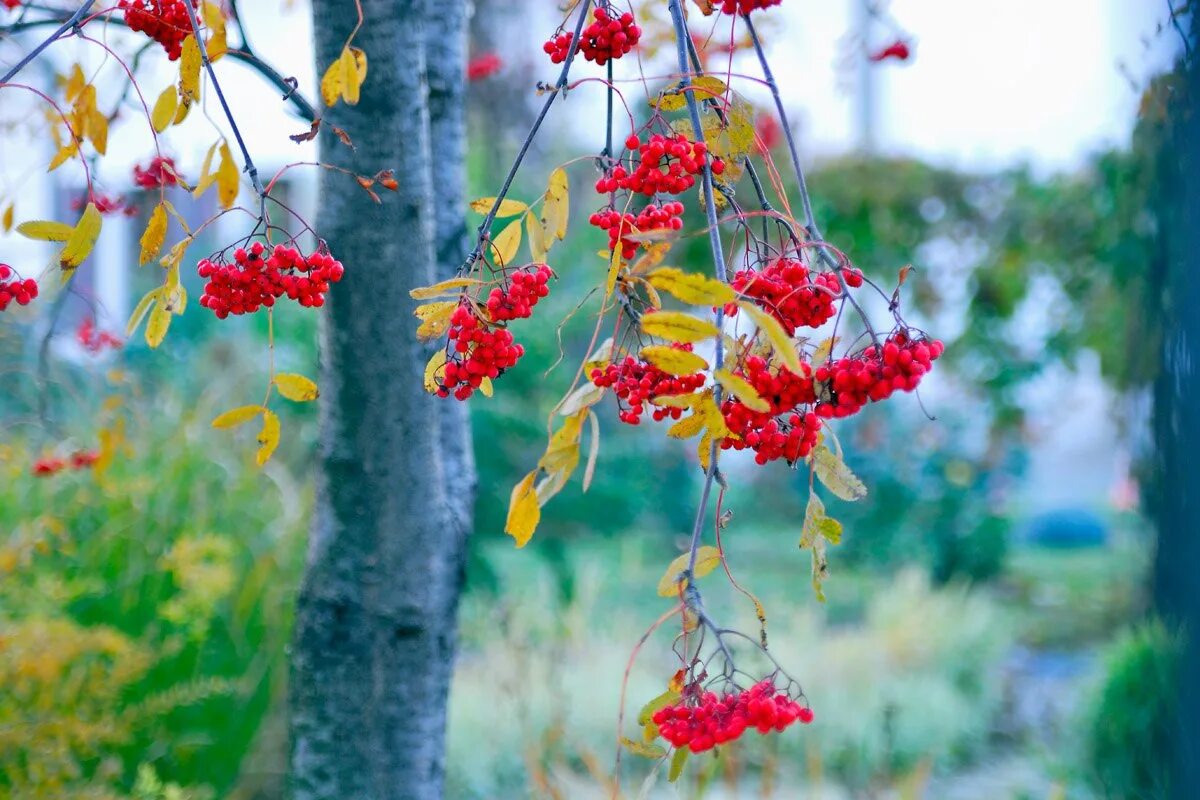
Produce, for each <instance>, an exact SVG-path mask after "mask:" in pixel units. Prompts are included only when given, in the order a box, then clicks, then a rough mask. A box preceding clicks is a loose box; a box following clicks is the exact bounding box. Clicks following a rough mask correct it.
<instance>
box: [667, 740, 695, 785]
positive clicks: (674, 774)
mask: <svg viewBox="0 0 1200 800" xmlns="http://www.w3.org/2000/svg"><path fill="white" fill-rule="evenodd" d="M690 752H692V751H691V750H689V749H688V748H686V747H680V748H677V749H676V750H675V753H674V754H673V755H672V756H671V768H670V770H668V771H667V783H674V782H675V781H677V780H679V776H680V775H682V774H683V767H684V765H685V764H687V760H688V753H690Z"/></svg>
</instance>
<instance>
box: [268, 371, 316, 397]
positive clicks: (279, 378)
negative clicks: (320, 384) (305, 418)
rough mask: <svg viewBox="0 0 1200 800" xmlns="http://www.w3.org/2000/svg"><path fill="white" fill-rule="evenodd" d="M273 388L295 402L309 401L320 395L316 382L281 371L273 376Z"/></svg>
mask: <svg viewBox="0 0 1200 800" xmlns="http://www.w3.org/2000/svg"><path fill="white" fill-rule="evenodd" d="M275 388H277V389H279V393H280V394H281V395H283V396H284V397H286V398H287V399H288V400H291V401H292V402H295V403H309V402H311V401H313V400H316V399H317V398H318V397H320V396H321V392H320V391H319V390H318V389H317V384H316V383H314V382H313V381H312V380H310V379H308V378H306V377H304V376H303V375H295V374H293V373H290V372H283V373H280V374H278V375H276V376H275Z"/></svg>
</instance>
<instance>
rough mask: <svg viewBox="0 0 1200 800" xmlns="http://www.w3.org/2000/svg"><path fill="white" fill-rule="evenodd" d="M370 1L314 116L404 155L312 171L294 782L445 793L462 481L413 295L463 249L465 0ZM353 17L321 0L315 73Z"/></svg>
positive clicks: (339, 4)
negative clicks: (326, 281)
mask: <svg viewBox="0 0 1200 800" xmlns="http://www.w3.org/2000/svg"><path fill="white" fill-rule="evenodd" d="M427 3H428V4H430V5H429V7H427ZM362 5H363V11H364V15H365V19H366V22H365V24H364V26H363V28H362V30H361V31H360V32H359V34H358V36H357V38H356V40H355V45H356V46H358V47H361V48H362V49H363V50H364V51H365V52H366V53H367V56H368V58H369V63H370V70H369V75H368V78H367V81H366V83H365V85H364V86H363V91H362V99H361V102H360V103H359V104H358V105H357V106H355V107H349V106H346V105H344V104H339V105H338V106H337V107H335V108H332V109H327V110H326V116H325V122H326V123H328V124H329V125H333V126H337V127H339V128H342V129H344V130H345V131H346V132H347V133H348V134H349V135H350V136H351V137H352V138H353V140H354V147H355V149H351V148H349V147H346V146H345V145H343V144H342V143H340V142H339V141H338V140H337V139H336V137H334V136H332V135H331V134H330V133H329V127H328V126H324V127H323V133H322V136H321V140H320V143H321V160H322V161H323V162H325V163H327V164H331V165H334V166H337V167H341V168H344V169H347V170H350V171H352V172H354V173H355V174H363V175H372V174H374V173H375V172H377V171H378V170H380V169H388V168H391V169H395V170H396V175H397V178H398V180H399V182H400V190H399V192H397V193H395V194H391V193H387V192H384V195H385V196H384V198H383V204H382V205H377V204H375V203H374V202H373V201H372V200H371V198H370V197H369V195H368V194H367V193H366V192H364V191H363V190H362V189H361V188H359V187H358V186H357V185H356V184H355V182H354V180H353V179H352V178H349V177H347V176H346V175H345V174H342V173H338V172H334V171H329V170H323V171H322V172H321V187H320V189H321V194H320V197H321V200H320V211H319V213H318V218H317V226H316V227H317V229H318V230H319V231H320V232H321V234H322V235H323V236H324V237H325V238H326V239H327V240H328V242H329V246H330V248H331V250H332V251H333V253H334V254H335V255H336V256H337V257H338V258H339V259H340V260H341V261H342V262H343V263H344V264H345V265H346V276H345V278H344V279H343V281H342V283H341V284H340V285H339V286H338V287H337V290H336V291H334V292H332V293H331V294H330V299H329V306H328V309H327V313H326V314H325V316H324V318H323V328H322V343H321V344H322V353H321V356H322V363H321V388H322V397H321V438H320V454H319V458H318V469H317V506H316V514H315V519H314V522H313V527H312V532H311V540H310V543H309V552H308V566H307V571H306V575H305V579H304V583H303V586H302V588H301V594H300V598H299V602H298V607H297V615H296V630H295V634H294V642H293V652H292V659H293V661H292V683H291V690H290V691H291V698H290V705H291V707H290V713H291V776H290V787H291V791H292V794H293V796H294V797H295V798H297V800H309V799H310V798H311V799H313V800H315V799H316V798H321V800H349V798H354V800H380V799H382V798H389V799H391V798H397V799H398V798H404V799H405V800H409V799H411V800H427V799H432V798H439V797H441V796H442V784H443V774H444V752H445V727H446V700H447V694H448V690H449V682H450V676H451V671H452V667H453V659H454V650H455V628H456V620H455V615H456V611H457V606H458V597H459V593H460V591H461V587H462V572H463V560H464V550H465V543H466V532H467V527H468V524H469V514H470V508H471V505H470V500H471V498H470V492H471V490H472V488H473V477H472V474H473V467H472V462H471V458H470V448H469V442H468V439H467V432H466V426H465V417H464V416H463V414H462V412H461V410H460V409H453V410H451V409H450V407H449V406H448V405H445V404H442V403H438V402H436V401H435V400H433V399H431V398H430V397H429V396H428V395H426V394H425V392H424V390H423V388H422V374H423V370H424V365H425V362H426V360H427V357H428V348H427V347H426V346H424V345H422V344H421V343H419V342H417V341H416V339H415V336H414V330H415V328H414V320H413V317H412V313H411V312H412V309H413V307H414V305H415V303H414V301H412V300H411V299H410V298H409V297H408V290H409V289H411V288H413V287H414V286H420V285H425V284H428V283H431V282H433V281H434V280H435V279H436V278H437V276H438V275H439V274H440V273H443V272H444V271H445V270H444V267H440V266H439V261H440V262H441V263H443V264H445V263H449V261H450V258H451V256H450V253H451V251H452V250H454V249H459V250H461V240H462V237H463V227H462V226H463V222H462V219H461V214H462V212H463V198H462V177H461V170H462V168H463V166H462V154H463V148H464V146H465V143H464V141H463V137H464V131H463V130H462V122H461V114H462V110H461V108H457V107H456V106H458V105H461V96H462V86H461V83H462V73H463V58H462V53H463V46H462V45H461V44H456V43H455V41H453V40H457V39H459V38H461V36H462V25H463V21H464V17H465V13H466V11H465V0H362ZM435 6H436V13H432V12H431V8H433V7H435ZM355 20H356V13H355V8H354V3H353V2H351V0H313V22H314V30H315V37H316V60H317V69H318V74H320V73H322V72H323V71H324V69H325V67H326V66H327V65H328V64H330V63H331V62H333V60H334V59H336V58H337V57H338V54H339V53H340V52H341V49H342V47H343V45H344V44H345V42H346V39H347V37H348V36H349V35H350V32H351V30H352V28H353V27H354V24H355ZM433 61H436V63H435V64H433V66H432V67H428V66H427V65H429V64H431V63H432V62H433ZM430 83H435V84H436V86H437V90H436V92H435V95H434V97H432V98H431V97H430V90H429V84H430ZM431 108H433V109H434V114H435V116H434V118H432V120H431ZM431 126H432V130H434V131H435V133H433V134H431ZM431 135H432V136H434V137H436V139H437V145H436V152H437V153H438V158H437V160H436V161H435V160H432V159H431V158H430V154H431V150H430V143H431ZM435 164H436V166H435ZM435 186H436V192H435V190H434V187H435ZM435 254H436V255H435Z"/></svg>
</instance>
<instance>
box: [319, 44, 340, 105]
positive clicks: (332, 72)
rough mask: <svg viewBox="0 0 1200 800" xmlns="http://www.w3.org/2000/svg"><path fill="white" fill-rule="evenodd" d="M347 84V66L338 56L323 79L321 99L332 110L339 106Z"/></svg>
mask: <svg viewBox="0 0 1200 800" xmlns="http://www.w3.org/2000/svg"><path fill="white" fill-rule="evenodd" d="M345 83H346V64H345V62H344V60H343V59H342V58H341V56H338V58H336V59H335V60H334V62H333V63H332V64H330V65H329V68H328V69H326V70H325V74H324V75H323V76H322V77H321V99H322V100H324V101H325V105H327V106H329V107H331V108H332V107H333V106H335V105H337V101H338V98H340V97H341V96H342V86H343V85H345Z"/></svg>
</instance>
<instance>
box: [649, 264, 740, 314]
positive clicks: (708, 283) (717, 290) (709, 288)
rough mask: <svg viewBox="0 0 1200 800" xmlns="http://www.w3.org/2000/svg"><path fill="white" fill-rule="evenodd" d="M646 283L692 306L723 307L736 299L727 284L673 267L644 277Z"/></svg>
mask: <svg viewBox="0 0 1200 800" xmlns="http://www.w3.org/2000/svg"><path fill="white" fill-rule="evenodd" d="M646 282H647V283H649V284H650V285H651V286H653V287H654V288H656V289H661V290H662V291H664V292H667V293H669V294H671V295H672V296H674V297H675V298H676V299H678V300H680V301H682V302H684V303H687V304H688V305H692V306H723V305H725V304H726V303H732V302H733V301H734V300H735V299H736V297H737V296H736V295H735V294H734V291H733V289H731V288H730V287H729V285H728V284H725V283H722V282H721V281H719V280H716V279H715V278H709V277H707V276H705V275H699V274H697V273H694V272H684V271H683V270H681V269H677V268H675V267H660V268H659V269H656V270H654V272H651V273H650V274H649V275H647V276H646Z"/></svg>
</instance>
